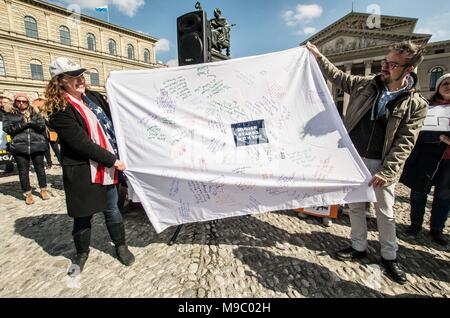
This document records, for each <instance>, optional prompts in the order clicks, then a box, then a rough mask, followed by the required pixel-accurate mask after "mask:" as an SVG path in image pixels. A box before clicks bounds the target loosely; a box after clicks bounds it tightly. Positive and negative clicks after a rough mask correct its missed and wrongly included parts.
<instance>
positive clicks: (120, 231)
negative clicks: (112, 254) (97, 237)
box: [106, 223, 134, 266]
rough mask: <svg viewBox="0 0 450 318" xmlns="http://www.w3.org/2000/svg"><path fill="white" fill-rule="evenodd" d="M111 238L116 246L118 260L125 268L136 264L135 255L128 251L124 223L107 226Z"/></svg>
mask: <svg viewBox="0 0 450 318" xmlns="http://www.w3.org/2000/svg"><path fill="white" fill-rule="evenodd" d="M106 227H107V228H108V232H109V236H111V240H112V241H113V243H114V245H115V246H116V253H117V258H118V259H119V261H120V262H121V263H122V264H123V265H125V266H131V265H132V264H133V263H134V255H133V254H132V253H131V252H130V251H129V250H128V246H127V245H126V243H125V227H124V225H123V223H113V224H106Z"/></svg>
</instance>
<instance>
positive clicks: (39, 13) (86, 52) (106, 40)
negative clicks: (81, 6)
mask: <svg viewBox="0 0 450 318" xmlns="http://www.w3.org/2000/svg"><path fill="white" fill-rule="evenodd" d="M157 41H158V40H157V39H156V38H154V37H151V36H148V35H145V34H143V33H139V32H135V31H132V30H128V29H125V28H122V27H120V26H117V25H113V24H110V23H106V22H104V21H101V20H98V19H95V18H92V17H89V16H86V15H80V14H76V13H73V12H70V11H68V10H67V9H66V8H63V7H60V6H57V5H53V4H50V3H47V2H44V1H37V0H0V95H5V96H8V97H11V96H13V94H14V93H16V92H25V93H28V94H29V95H30V97H31V98H33V99H34V98H37V97H42V96H43V93H44V88H45V86H46V84H47V83H48V81H49V80H50V75H49V72H48V68H49V65H50V63H51V61H52V60H53V59H54V58H56V57H59V56H65V57H68V58H70V59H72V60H73V61H75V62H77V63H79V64H80V65H81V66H82V67H84V68H86V69H87V70H88V73H87V74H86V79H87V82H88V84H89V85H90V87H91V89H93V90H97V91H100V92H104V85H105V82H106V79H107V78H108V74H109V73H110V72H111V71H115V70H134V69H145V68H159V67H165V65H162V64H158V63H157V61H156V56H155V54H156V50H155V45H156V43H157Z"/></svg>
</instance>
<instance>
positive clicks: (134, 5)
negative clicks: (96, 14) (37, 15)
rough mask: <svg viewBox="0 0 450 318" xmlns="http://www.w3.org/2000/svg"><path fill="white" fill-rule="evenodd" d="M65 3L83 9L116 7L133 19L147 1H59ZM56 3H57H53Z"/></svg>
mask: <svg viewBox="0 0 450 318" xmlns="http://www.w3.org/2000/svg"><path fill="white" fill-rule="evenodd" d="M57 1H58V2H61V1H63V2H64V3H65V4H66V5H71V4H77V5H79V6H80V7H81V9H91V10H93V9H95V8H96V7H101V6H105V5H108V6H109V8H111V6H112V7H115V8H116V9H117V10H118V11H120V12H122V13H124V14H126V15H127V16H129V17H133V16H134V15H135V14H136V12H137V10H138V9H139V8H140V7H142V6H144V5H145V0H110V1H107V0H57ZM52 2H56V1H52Z"/></svg>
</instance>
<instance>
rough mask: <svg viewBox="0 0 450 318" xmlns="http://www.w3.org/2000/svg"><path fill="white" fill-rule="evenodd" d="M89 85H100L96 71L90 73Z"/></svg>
mask: <svg viewBox="0 0 450 318" xmlns="http://www.w3.org/2000/svg"><path fill="white" fill-rule="evenodd" d="M91 85H93V86H100V78H99V76H98V73H91Z"/></svg>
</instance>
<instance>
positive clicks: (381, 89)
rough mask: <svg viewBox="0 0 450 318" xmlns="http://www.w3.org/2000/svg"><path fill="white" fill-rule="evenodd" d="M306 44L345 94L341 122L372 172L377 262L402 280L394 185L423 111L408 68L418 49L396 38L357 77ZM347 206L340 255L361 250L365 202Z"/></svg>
mask: <svg viewBox="0 0 450 318" xmlns="http://www.w3.org/2000/svg"><path fill="white" fill-rule="evenodd" d="M306 48H307V49H308V50H309V51H310V52H311V53H312V54H313V55H314V57H315V58H316V60H317V62H318V64H319V66H320V68H321V70H322V73H323V75H324V76H325V77H326V78H327V79H328V80H329V81H331V82H332V83H333V84H334V85H336V86H337V88H339V89H341V90H342V91H344V92H345V93H347V94H349V95H350V101H349V104H348V109H347V111H346V112H344V114H343V122H344V125H345V127H346V129H347V131H348V132H349V135H350V138H351V140H352V142H353V144H354V145H355V148H356V150H357V151H358V153H359V155H360V156H361V159H362V160H363V161H364V163H365V165H366V166H367V168H368V169H369V171H370V172H371V173H372V176H373V177H372V180H371V181H370V182H369V186H372V187H373V188H374V191H375V196H376V199H377V202H376V203H374V207H375V211H376V219H377V224H378V233H379V239H380V245H381V262H382V264H383V266H384V268H385V270H386V274H387V276H388V277H389V278H390V279H392V280H393V281H395V282H397V283H399V284H405V283H406V281H407V278H406V274H405V271H404V270H403V268H402V267H401V266H400V264H399V262H398V259H397V251H398V244H397V235H396V224H395V211H394V203H395V186H396V183H397V182H398V179H399V178H400V175H401V170H402V168H403V165H404V164H405V161H406V159H407V158H408V157H409V155H410V154H411V151H412V149H413V148H414V144H415V143H416V140H417V137H418V135H419V132H420V130H421V128H422V125H423V122H424V120H425V118H426V114H427V107H428V101H427V100H426V99H425V98H423V97H422V95H420V94H419V93H418V92H417V90H416V85H417V81H418V79H417V75H416V74H415V73H414V69H415V68H416V67H417V66H418V65H419V64H420V63H421V62H422V61H423V58H424V57H423V54H424V49H423V47H420V46H418V45H416V44H414V43H412V42H402V43H396V44H394V45H393V46H392V47H390V49H389V51H388V52H387V55H386V57H385V59H384V60H382V61H381V66H382V69H381V73H380V74H379V75H377V76H375V77H373V76H367V77H362V76H355V75H351V74H346V73H345V72H343V71H341V70H339V69H338V68H337V67H336V66H334V65H333V64H332V63H331V62H330V61H329V60H328V59H327V58H326V57H325V56H324V55H323V54H322V53H320V51H319V49H318V48H317V47H316V46H315V45H313V44H311V43H309V42H308V44H306ZM349 207H350V223H351V227H352V230H351V242H352V245H351V246H350V247H348V248H345V249H342V250H341V251H338V252H337V253H336V258H337V259H339V260H341V261H355V260H358V259H362V258H365V257H366V256H367V248H368V241H367V234H368V233H367V220H366V209H367V206H366V204H365V203H352V204H349Z"/></svg>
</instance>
